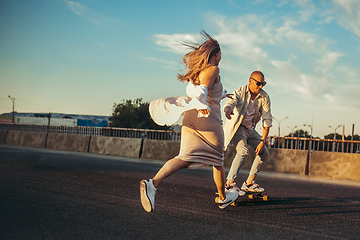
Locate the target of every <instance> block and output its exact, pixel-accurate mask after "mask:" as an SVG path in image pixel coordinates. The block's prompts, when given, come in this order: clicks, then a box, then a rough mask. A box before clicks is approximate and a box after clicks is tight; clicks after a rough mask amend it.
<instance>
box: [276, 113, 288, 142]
mask: <svg viewBox="0 0 360 240" xmlns="http://www.w3.org/2000/svg"><path fill="white" fill-rule="evenodd" d="M287 118H289V116H287V117H286V118H283V119H281V120H280V121H279V120H277V119H276V118H275V117H273V119H275V120H276V121H277V122H278V124H279V128H278V136H279V137H280V123H281V122H282V121H284V120H285V119H287Z"/></svg>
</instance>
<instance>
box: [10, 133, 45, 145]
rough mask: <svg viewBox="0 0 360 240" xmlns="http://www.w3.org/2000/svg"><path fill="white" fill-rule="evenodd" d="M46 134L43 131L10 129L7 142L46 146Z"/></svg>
mask: <svg viewBox="0 0 360 240" xmlns="http://www.w3.org/2000/svg"><path fill="white" fill-rule="evenodd" d="M46 134H47V133H43V132H27V131H14V130H8V132H7V136H6V141H5V144H8V145H16V146H24V147H36V148H44V147H45V141H46Z"/></svg>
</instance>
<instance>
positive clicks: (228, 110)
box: [224, 106, 234, 120]
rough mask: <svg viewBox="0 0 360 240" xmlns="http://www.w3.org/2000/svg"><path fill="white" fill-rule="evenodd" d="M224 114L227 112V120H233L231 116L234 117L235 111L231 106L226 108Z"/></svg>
mask: <svg viewBox="0 0 360 240" xmlns="http://www.w3.org/2000/svg"><path fill="white" fill-rule="evenodd" d="M224 112H225V116H226V118H227V119H229V120H230V119H231V115H234V112H233V110H232V109H231V108H230V107H229V106H227V107H225V109H224Z"/></svg>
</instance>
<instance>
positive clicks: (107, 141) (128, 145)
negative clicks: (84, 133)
mask: <svg viewBox="0 0 360 240" xmlns="http://www.w3.org/2000/svg"><path fill="white" fill-rule="evenodd" d="M141 141H142V140H141V139H137V138H119V137H102V136H92V137H91V140H90V147H89V152H90V153H100V154H106V155H115V156H123V157H133V158H138V157H139V156H140V150H141Z"/></svg>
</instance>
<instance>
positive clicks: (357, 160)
mask: <svg viewBox="0 0 360 240" xmlns="http://www.w3.org/2000/svg"><path fill="white" fill-rule="evenodd" d="M359 172H360V154H355V153H337V152H321V151H313V152H312V154H311V159H310V176H315V177H325V178H331V179H336V178H339V179H351V180H357V181H360V173H359Z"/></svg>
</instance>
